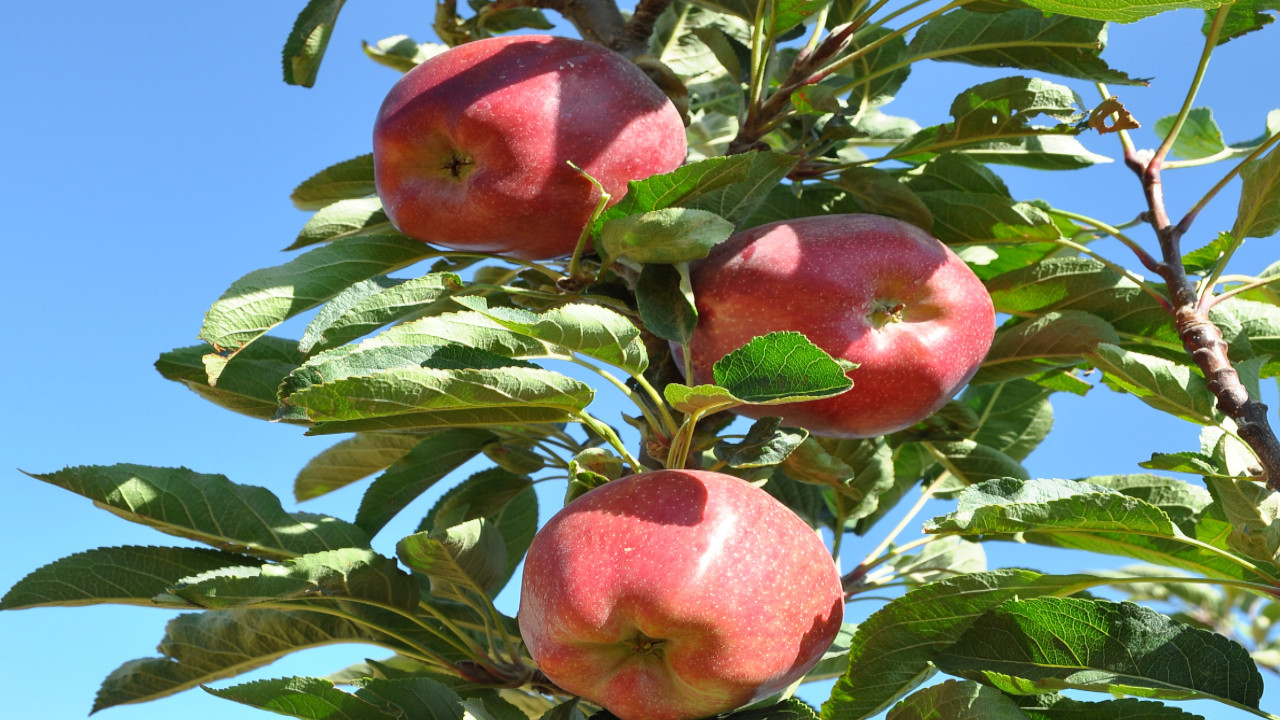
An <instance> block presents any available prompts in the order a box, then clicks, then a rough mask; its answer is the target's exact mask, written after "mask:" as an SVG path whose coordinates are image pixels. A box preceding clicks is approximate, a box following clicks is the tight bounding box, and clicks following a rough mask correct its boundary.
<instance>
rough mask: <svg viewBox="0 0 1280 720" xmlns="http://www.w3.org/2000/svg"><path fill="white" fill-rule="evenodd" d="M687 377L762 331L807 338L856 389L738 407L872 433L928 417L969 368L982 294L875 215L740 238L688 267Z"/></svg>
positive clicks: (922, 237)
mask: <svg viewBox="0 0 1280 720" xmlns="http://www.w3.org/2000/svg"><path fill="white" fill-rule="evenodd" d="M691 281H692V286H693V291H694V297H695V300H696V304H697V308H698V327H697V329H696V331H695V332H694V334H693V337H692V338H691V339H690V341H689V351H690V354H691V364H692V368H693V375H694V381H695V382H698V383H709V382H711V381H712V374H711V367H712V365H713V364H714V363H715V362H716V361H717V360H719V359H720V358H721V357H723V356H724V355H725V354H726V353H728V352H730V351H732V350H734V349H736V348H738V347H741V346H742V345H744V344H746V342H747V341H748V340H750V339H751V338H753V337H756V336H758V335H764V334H766V333H770V332H775V331H782V330H794V331H798V332H801V333H804V335H805V336H806V337H808V338H809V340H810V341H811V342H813V343H814V344H815V345H817V346H818V347H820V348H822V349H823V350H825V351H826V352H827V353H828V354H830V355H832V356H833V357H837V358H843V359H845V360H850V361H853V362H855V363H859V367H858V368H857V369H855V370H852V371H850V373H849V377H850V378H851V379H852V380H853V389H852V390H849V391H848V392H846V393H843V394H841V395H837V396H835V397H831V398H826V399H822V400H808V401H803V402H797V403H789V404H785V405H769V406H764V405H757V406H743V407H740V408H737V409H735V412H738V413H740V414H742V415H746V416H748V417H756V418H758V417H764V416H767V415H772V416H779V417H781V418H782V419H783V421H784V422H785V423H786V424H788V425H798V426H800V427H804V428H806V429H808V430H809V431H810V432H812V433H815V434H818V435H826V436H831V437H873V436H876V435H883V434H885V433H890V432H894V431H896V430H901V429H903V428H905V427H908V426H910V425H913V424H915V423H917V422H919V421H921V420H923V419H925V418H926V417H928V416H929V415H931V414H933V413H934V412H936V411H937V410H938V409H939V408H941V407H942V406H943V405H945V404H946V403H947V401H948V400H950V399H951V397H952V396H953V395H955V393H956V392H957V391H958V390H959V389H960V388H961V387H962V386H963V385H964V384H965V383H966V382H968V381H969V378H971V377H973V374H974V373H975V372H977V370H978V366H979V365H980V364H981V363H982V360H983V358H984V357H985V356H986V354H987V350H988V349H990V347H991V340H992V337H993V336H994V334H995V311H994V310H993V308H992V305H991V296H990V295H988V294H987V291H986V289H985V288H984V287H983V285H982V281H981V280H979V279H978V277H977V276H976V275H974V274H973V271H971V270H970V269H969V268H968V266H966V265H965V264H964V261H963V260H961V259H960V258H959V257H958V256H957V255H956V254H955V253H954V252H952V251H951V249H950V248H948V247H947V246H946V245H943V244H942V243H941V242H940V241H938V240H937V239H935V238H933V237H932V236H930V235H929V234H928V233H926V232H925V231H923V230H921V229H920V228H918V227H916V226H914V225H911V224H908V223H905V222H902V221H900V220H895V219H893V218H888V217H882V216H879V215H826V216H821V217H809V218H802V219H799V220H787V221H784V222H776V223H771V224H768V225H761V226H760V227H756V228H752V229H750V230H746V231H744V232H741V233H738V234H737V235H734V236H733V237H731V238H729V239H728V240H726V241H725V242H724V243H722V244H720V245H718V246H716V247H715V248H714V249H713V250H712V252H711V254H710V255H709V256H708V257H707V258H705V259H704V260H700V261H698V262H697V263H696V264H695V265H694V267H693V269H692V275H691Z"/></svg>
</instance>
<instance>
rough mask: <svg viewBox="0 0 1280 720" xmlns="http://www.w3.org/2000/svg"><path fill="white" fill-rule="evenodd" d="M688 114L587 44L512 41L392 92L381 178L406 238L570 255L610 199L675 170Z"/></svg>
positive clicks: (425, 69)
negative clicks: (604, 198)
mask: <svg viewBox="0 0 1280 720" xmlns="http://www.w3.org/2000/svg"><path fill="white" fill-rule="evenodd" d="M686 151H687V145H686V141H685V134H684V124H683V122H682V121H681V119H680V114H679V112H678V111H677V110H676V108H675V106H674V105H672V104H671V101H670V100H669V99H667V97H666V96H665V95H663V94H662V91H661V90H659V89H658V87H657V85H655V84H654V83H653V81H651V80H650V79H649V78H648V76H646V75H645V74H644V72H643V71H642V70H640V69H639V68H638V67H636V66H635V64H634V63H632V62H630V61H629V60H627V59H626V58H624V57H622V56H621V55H619V54H618V53H615V52H613V51H611V50H608V49H605V48H603V47H601V46H599V45H592V44H590V43H586V42H583V41H581V40H572V39H569V38H562V37H552V36H548V35H512V36H507V37H498V38H488V39H485V40H477V41H475V42H470V43H466V44H464V45H460V46H458V47H455V48H453V49H451V50H448V51H446V52H444V53H442V54H440V55H437V56H435V57H432V58H430V59H429V60H427V61H426V62H423V63H422V64H421V65H419V66H418V67H416V68H414V69H413V70H410V71H409V72H408V73H406V74H405V76H404V77H403V78H401V79H400V81H399V82H397V83H396V84H395V86H394V87H393V88H391V92H390V93H389V94H388V95H387V98H386V100H385V101H383V103H382V108H381V109H380V110H379V111H378V117H377V121H376V122H375V123H374V128H373V158H374V177H375V181H376V184H377V189H378V195H379V197H381V198H382V204H383V207H384V209H385V210H386V212H387V216H388V217H389V218H390V219H391V222H392V223H393V224H394V225H395V226H396V227H397V228H399V229H400V231H401V232H403V233H404V234H406V235H408V236H410V237H413V238H417V239H418V240H422V241H423V242H429V243H432V244H435V245H440V246H443V247H447V248H453V249H456V250H474V251H482V252H494V253H503V254H508V255H513V256H517V257H523V258H528V259H547V258H554V257H561V256H565V255H569V254H571V253H572V252H573V249H574V247H575V246H576V244H577V242H578V238H579V236H580V235H581V234H582V229H583V227H584V226H585V225H586V223H587V221H588V219H589V218H590V217H591V213H592V211H593V210H594V209H595V206H596V204H597V202H598V200H599V197H600V193H599V191H598V190H597V189H596V187H595V186H594V185H593V184H592V183H591V182H590V181H589V180H587V178H585V177H583V176H582V174H581V173H579V172H578V171H577V170H574V169H573V168H572V167H570V165H569V164H568V163H569V162H570V161H571V162H573V163H575V164H576V165H577V166H578V167H580V168H582V169H583V170H585V171H586V172H587V173H588V174H590V175H591V176H592V177H594V178H595V179H596V180H598V181H599V182H600V184H601V185H603V186H604V188H605V190H606V191H607V192H608V193H609V194H610V195H611V196H612V199H611V200H612V201H613V202H616V201H617V200H618V199H620V198H621V197H622V196H623V194H624V193H626V190H627V182H628V181H629V180H636V179H640V178H646V177H649V176H650V175H655V174H658V173H664V172H670V171H672V170H674V169H676V168H677V167H679V166H680V164H681V163H682V162H683V161H684V158H685V154H686Z"/></svg>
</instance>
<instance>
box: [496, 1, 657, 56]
mask: <svg viewBox="0 0 1280 720" xmlns="http://www.w3.org/2000/svg"><path fill="white" fill-rule="evenodd" d="M496 4H498V5H501V6H502V7H532V8H541V9H544V10H555V11H556V12H558V13H560V14H561V15H563V16H564V18H565V19H566V20H568V21H569V22H570V23H572V24H573V27H574V29H576V30H577V31H578V34H579V35H581V36H582V39H583V40H586V41H587V42H592V43H595V44H597V45H603V46H605V47H607V48H609V49H611V50H616V51H617V52H619V53H622V54H623V55H625V56H627V57H629V58H636V57H638V56H640V55H643V54H645V53H646V52H648V50H649V36H650V35H652V34H653V24H654V22H655V21H656V20H657V19H658V16H659V15H661V14H662V13H663V11H665V10H666V9H667V6H668V5H670V4H671V0H640V3H639V5H637V6H636V10H635V14H634V15H632V17H631V20H630V21H628V20H627V19H626V18H624V17H623V16H622V11H621V10H619V9H618V5H617V3H616V2H614V0H499V1H498V3H496Z"/></svg>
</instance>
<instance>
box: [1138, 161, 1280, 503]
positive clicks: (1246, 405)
mask: <svg viewBox="0 0 1280 720" xmlns="http://www.w3.org/2000/svg"><path fill="white" fill-rule="evenodd" d="M1125 163H1126V164H1127V165H1128V166H1129V167H1130V168H1131V169H1133V170H1134V172H1136V173H1137V174H1138V177H1140V178H1141V179H1142V187H1143V191H1144V193H1145V195H1146V198H1147V207H1148V212H1147V219H1148V220H1149V221H1150V223H1151V226H1152V228H1154V229H1155V231H1156V236H1157V237H1158V238H1159V239H1160V254H1161V261H1160V262H1159V263H1158V265H1157V266H1156V268H1155V269H1156V271H1157V272H1158V273H1159V274H1160V276H1161V278H1162V279H1164V281H1165V283H1166V284H1167V285H1168V287H1169V298H1170V300H1171V301H1172V305H1173V308H1172V310H1171V312H1172V313H1173V318H1174V326H1175V327H1176V328H1177V331H1178V337H1179V339H1181V340H1182V347H1183V348H1185V349H1186V351H1187V353H1189V354H1190V355H1191V359H1192V360H1193V361H1195V363H1196V365H1197V366H1198V367H1199V368H1200V370H1201V372H1203V373H1204V376H1205V379H1206V380H1207V382H1208V386H1209V391H1210V392H1212V393H1213V396H1214V397H1215V398H1216V399H1217V406H1218V409H1219V410H1221V411H1222V413H1223V414H1224V415H1226V416H1227V417H1229V418H1231V419H1232V420H1234V421H1235V423H1236V425H1237V427H1238V429H1239V434H1240V437H1241V439H1243V440H1244V441H1245V442H1246V443H1248V444H1249V447H1250V448H1252V449H1253V452H1254V454H1255V455H1257V456H1258V461H1259V463H1260V464H1261V474H1262V475H1263V476H1265V478H1266V482H1267V487H1268V488H1269V489H1271V490H1280V441H1278V440H1277V439H1276V434H1275V431H1274V430H1272V428H1271V424H1270V421H1269V420H1268V419H1267V406H1266V405H1265V404H1263V403H1261V402H1259V401H1258V400H1257V399H1255V398H1252V397H1250V396H1249V391H1248V390H1246V389H1245V387H1244V384H1243V383H1241V382H1240V375H1239V373H1237V372H1236V369H1235V367H1233V366H1232V364H1231V360H1230V359H1229V358H1228V357H1227V343H1226V341H1225V340H1224V339H1223V337H1222V330H1221V329H1220V328H1219V327H1218V326H1217V325H1215V324H1213V322H1212V321H1211V320H1209V310H1208V308H1209V303H1207V302H1203V301H1201V299H1200V298H1199V296H1198V293H1197V291H1196V288H1195V286H1194V285H1193V284H1192V283H1191V281H1190V280H1189V279H1188V278H1187V272H1186V268H1185V267H1183V265H1182V236H1183V234H1184V233H1185V232H1186V231H1187V228H1188V227H1189V226H1190V222H1189V218H1188V219H1187V220H1184V221H1183V222H1180V223H1178V224H1177V225H1174V224H1173V223H1172V222H1170V220H1169V214H1168V212H1167V210H1166V209H1165V203H1164V189H1163V185H1162V182H1161V177H1160V170H1161V167H1162V165H1163V163H1164V157H1163V155H1161V154H1160V153H1157V154H1156V156H1155V157H1153V158H1151V159H1150V160H1149V161H1148V160H1145V159H1144V158H1140V157H1138V155H1137V153H1135V152H1133V151H1131V150H1130V149H1128V148H1126V151H1125ZM1206 300H1209V297H1208V295H1207V294H1206Z"/></svg>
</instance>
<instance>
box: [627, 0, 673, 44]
mask: <svg viewBox="0 0 1280 720" xmlns="http://www.w3.org/2000/svg"><path fill="white" fill-rule="evenodd" d="M671 2H672V0H640V2H639V3H637V4H636V9H635V12H633V13H631V19H630V20H628V21H627V24H626V27H624V28H623V29H622V32H623V35H624V36H625V37H624V40H625V42H626V43H627V44H626V45H624V46H623V47H620V48H614V50H617V51H618V52H620V53H622V54H623V55H627V56H628V57H635V56H636V55H643V54H644V53H646V52H648V50H649V37H650V36H652V35H653V25H654V23H656V22H657V21H658V18H659V17H660V16H661V15H662V13H664V12H666V11H667V8H669V7H671Z"/></svg>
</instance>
